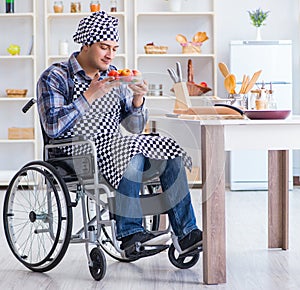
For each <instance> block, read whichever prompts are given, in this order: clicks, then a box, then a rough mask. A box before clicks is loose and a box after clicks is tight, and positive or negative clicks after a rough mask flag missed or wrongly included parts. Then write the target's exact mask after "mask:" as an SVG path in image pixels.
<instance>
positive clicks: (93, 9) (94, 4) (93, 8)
mask: <svg viewBox="0 0 300 290" xmlns="http://www.w3.org/2000/svg"><path fill="white" fill-rule="evenodd" d="M100 8H101V7H100V3H99V1H91V3H90V10H91V12H97V11H100Z"/></svg>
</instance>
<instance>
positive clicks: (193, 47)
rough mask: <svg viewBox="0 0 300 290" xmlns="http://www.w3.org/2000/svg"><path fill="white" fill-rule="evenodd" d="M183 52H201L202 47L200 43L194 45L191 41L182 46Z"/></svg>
mask: <svg viewBox="0 0 300 290" xmlns="http://www.w3.org/2000/svg"><path fill="white" fill-rule="evenodd" d="M182 53H184V54H193V53H201V47H200V45H193V44H191V43H189V44H188V45H187V46H182Z"/></svg>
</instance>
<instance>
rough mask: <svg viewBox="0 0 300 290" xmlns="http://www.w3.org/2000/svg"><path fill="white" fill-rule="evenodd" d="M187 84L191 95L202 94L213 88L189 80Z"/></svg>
mask: <svg viewBox="0 0 300 290" xmlns="http://www.w3.org/2000/svg"><path fill="white" fill-rule="evenodd" d="M186 85H187V88H188V92H189V95H190V96H201V95H204V94H206V93H207V92H209V91H211V88H208V87H202V86H200V85H197V84H194V83H191V82H187V83H186Z"/></svg>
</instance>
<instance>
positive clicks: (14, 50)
mask: <svg viewBox="0 0 300 290" xmlns="http://www.w3.org/2000/svg"><path fill="white" fill-rule="evenodd" d="M20 50H21V48H20V46H19V45H16V44H11V45H10V46H9V47H8V48H7V52H8V53H9V54H10V55H19V54H20Z"/></svg>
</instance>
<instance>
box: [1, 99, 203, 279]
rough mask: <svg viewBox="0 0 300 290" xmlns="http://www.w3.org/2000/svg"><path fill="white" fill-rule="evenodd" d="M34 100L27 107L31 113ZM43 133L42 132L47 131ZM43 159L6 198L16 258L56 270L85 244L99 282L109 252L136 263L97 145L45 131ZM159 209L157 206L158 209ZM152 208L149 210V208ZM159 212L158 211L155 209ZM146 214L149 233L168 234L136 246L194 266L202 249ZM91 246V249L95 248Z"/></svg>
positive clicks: (154, 188)
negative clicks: (75, 151)
mask: <svg viewBox="0 0 300 290" xmlns="http://www.w3.org/2000/svg"><path fill="white" fill-rule="evenodd" d="M34 103H35V101H34V100H33V99H32V100H31V101H29V102H28V103H27V104H26V105H25V106H24V108H23V112H26V111H27V110H28V109H29V108H30V107H31V106H32V105H33V104H34ZM42 131H43V129H42ZM43 138H44V159H43V160H41V161H31V162H29V163H27V164H26V165H24V166H23V167H22V168H21V169H20V170H19V171H18V172H17V173H16V174H15V175H14V177H13V178H12V180H11V181H10V183H9V185H8V188H7V191H6V194H5V199H4V208H3V223H4V230H5V236H6V239H7V242H8V245H9V247H10V249H11V251H12V253H13V254H14V256H15V257H16V258H17V259H18V260H19V261H20V262H21V263H22V264H23V265H24V266H25V267H27V268H29V269H30V270H32V271H34V272H46V271H49V270H51V269H53V268H54V267H55V266H57V265H58V264H59V262H60V261H61V260H62V259H63V257H64V255H65V253H66V251H67V249H68V246H69V244H72V243H83V244H84V245H85V251H86V255H87V260H88V267H89V271H90V274H91V276H92V277H93V278H94V279H95V280H97V281H99V280H101V279H103V278H104V276H105V273H106V267H107V265H106V257H105V254H104V253H106V254H107V255H109V256H111V257H112V258H114V259H116V260H118V261H120V262H133V261H135V260H136V259H135V258H134V257H129V258H128V257H127V256H126V255H125V251H124V250H121V248H120V242H119V241H118V240H117V239H116V221H115V219H114V208H115V189H114V188H112V187H111V186H110V185H109V184H108V183H107V182H106V180H105V179H104V178H103V176H101V174H100V173H99V171H98V166H97V154H96V147H95V145H94V143H93V142H92V141H90V140H85V139H84V138H82V137H75V138H70V139H61V140H48V139H47V136H46V135H45V133H44V132H43ZM65 146H88V147H89V148H90V151H89V152H91V153H89V154H85V155H73V156H60V155H59V154H57V153H58V152H61V148H63V147H65ZM160 192H161V190H160V183H159V180H157V178H156V179H152V180H148V181H145V182H144V183H143V184H142V186H141V191H140V195H141V198H140V200H141V205H142V208H146V206H143V205H146V204H147V199H148V198H151V197H153V196H155V195H158V194H160ZM80 204H81V211H82V223H83V225H82V227H81V228H79V229H77V230H76V231H74V230H73V208H75V207H77V206H79V205H80ZM154 206H155V205H154ZM148 208H149V206H148ZM153 212H155V211H153ZM153 212H152V213H151V211H150V212H149V209H148V210H147V211H146V210H145V212H144V216H143V223H144V227H145V229H146V230H149V231H151V232H153V233H154V234H159V235H161V234H163V235H161V237H164V238H165V240H163V241H161V240H160V241H158V244H155V245H152V244H147V243H145V245H143V244H140V243H137V244H136V245H135V247H136V251H137V252H139V251H153V253H154V254H155V253H158V252H161V251H162V250H167V249H168V257H169V260H170V262H171V263H172V264H173V265H174V266H175V267H177V268H180V269H187V268H190V267H192V266H194V265H195V264H196V263H197V262H198V260H199V256H200V252H201V251H202V247H201V246H199V247H197V248H195V249H192V250H189V249H187V250H185V251H182V250H181V249H180V246H179V243H178V241H177V237H176V236H175V235H174V234H173V233H172V230H171V227H170V226H168V227H166V228H165V229H163V230H161V229H160V220H161V214H163V213H161V214H157V213H156V214H153ZM90 248H91V249H90Z"/></svg>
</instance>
